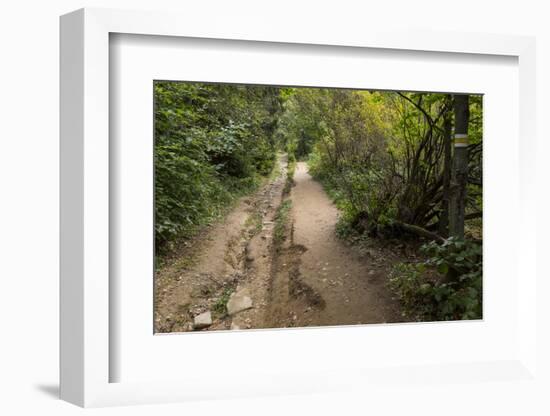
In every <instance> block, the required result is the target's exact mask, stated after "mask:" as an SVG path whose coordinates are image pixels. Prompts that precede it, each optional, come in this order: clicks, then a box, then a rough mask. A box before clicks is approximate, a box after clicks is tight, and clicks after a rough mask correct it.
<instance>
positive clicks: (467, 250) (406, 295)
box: [389, 238, 482, 321]
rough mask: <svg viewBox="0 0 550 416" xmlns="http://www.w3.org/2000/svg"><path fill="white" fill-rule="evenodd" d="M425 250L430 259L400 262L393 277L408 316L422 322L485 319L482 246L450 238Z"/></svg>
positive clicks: (392, 287)
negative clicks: (408, 262)
mask: <svg viewBox="0 0 550 416" xmlns="http://www.w3.org/2000/svg"><path fill="white" fill-rule="evenodd" d="M422 250H423V252H424V253H425V254H426V255H428V256H429V257H428V259H427V260H426V261H424V262H422V263H416V264H405V263H399V264H397V265H396V266H395V267H394V270H393V272H392V276H391V278H390V282H389V286H390V288H391V289H392V290H393V291H394V292H395V293H396V295H397V297H398V298H399V300H400V301H401V303H402V306H403V313H404V315H405V316H407V317H411V318H414V319H416V320H419V321H429V320H456V319H481V317H482V250H481V245H480V244H478V243H476V242H473V241H461V240H457V239H454V238H449V239H447V240H446V241H445V243H444V244H442V245H439V244H437V243H435V242H432V243H429V244H426V245H424V246H423V247H422Z"/></svg>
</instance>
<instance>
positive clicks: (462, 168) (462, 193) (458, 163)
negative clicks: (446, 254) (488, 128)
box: [449, 94, 470, 239]
mask: <svg viewBox="0 0 550 416" xmlns="http://www.w3.org/2000/svg"><path fill="white" fill-rule="evenodd" d="M454 101H455V104H454V108H455V140H454V158H453V172H452V177H451V203H450V206H449V208H450V216H449V234H450V235H451V236H452V237H458V238H460V239H462V238H464V211H465V205H466V185H467V183H468V122H469V119H470V111H469V96H468V95H462V94H461V95H455V96H454Z"/></svg>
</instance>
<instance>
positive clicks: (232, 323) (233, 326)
mask: <svg viewBox="0 0 550 416" xmlns="http://www.w3.org/2000/svg"><path fill="white" fill-rule="evenodd" d="M230 329H231V330H232V331H238V330H239V329H241V327H240V326H239V325H237V324H236V323H235V322H231V328H230Z"/></svg>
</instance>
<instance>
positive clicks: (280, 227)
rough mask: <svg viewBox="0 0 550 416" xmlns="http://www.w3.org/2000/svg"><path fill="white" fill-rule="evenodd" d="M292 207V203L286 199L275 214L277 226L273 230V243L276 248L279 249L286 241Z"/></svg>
mask: <svg viewBox="0 0 550 416" xmlns="http://www.w3.org/2000/svg"><path fill="white" fill-rule="evenodd" d="M291 207H292V201H291V200H290V199H286V200H284V201H283V202H282V203H281V205H279V208H278V209H277V213H276V214H275V226H274V228H273V243H274V245H275V247H279V246H280V245H281V244H282V243H283V242H284V241H285V239H286V229H287V228H286V227H287V224H288V217H289V214H290V208H291Z"/></svg>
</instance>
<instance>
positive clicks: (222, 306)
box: [212, 288, 233, 317]
mask: <svg viewBox="0 0 550 416" xmlns="http://www.w3.org/2000/svg"><path fill="white" fill-rule="evenodd" d="M232 293H233V289H231V288H227V289H225V290H224V291H223V293H222V294H221V296H220V297H219V298H218V300H217V301H216V303H214V305H213V306H212V312H214V313H215V314H217V315H218V316H222V317H223V316H225V315H227V302H229V298H230V297H231V294H232Z"/></svg>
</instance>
